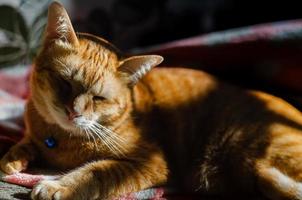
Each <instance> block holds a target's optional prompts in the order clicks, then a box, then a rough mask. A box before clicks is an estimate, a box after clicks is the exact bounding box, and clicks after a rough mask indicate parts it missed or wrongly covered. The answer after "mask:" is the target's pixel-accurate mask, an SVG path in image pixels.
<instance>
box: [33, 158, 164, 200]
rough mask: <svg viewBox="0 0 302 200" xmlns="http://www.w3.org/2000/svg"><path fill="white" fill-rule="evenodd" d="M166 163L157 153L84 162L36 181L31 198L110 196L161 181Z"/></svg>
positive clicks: (75, 199) (76, 199)
mask: <svg viewBox="0 0 302 200" xmlns="http://www.w3.org/2000/svg"><path fill="white" fill-rule="evenodd" d="M167 173H168V170H167V166H166V162H165V161H164V159H163V157H162V155H161V153H154V154H150V155H148V157H147V158H146V157H144V158H141V159H135V160H132V159H131V160H130V159H129V160H101V161H95V162H92V163H88V164H86V165H85V166H83V167H81V168H78V169H76V170H74V171H72V172H70V173H68V174H66V175H64V176H62V177H61V178H60V179H58V180H53V181H42V182H40V183H38V184H37V185H36V186H35V187H34V189H33V191H32V194H31V197H32V199H34V200H42V199H43V200H44V199H55V200H71V199H72V200H80V199H110V198H112V197H118V196H121V195H123V194H127V193H130V192H136V191H139V190H142V189H146V188H149V187H152V186H156V185H159V184H163V183H165V182H166V180H167Z"/></svg>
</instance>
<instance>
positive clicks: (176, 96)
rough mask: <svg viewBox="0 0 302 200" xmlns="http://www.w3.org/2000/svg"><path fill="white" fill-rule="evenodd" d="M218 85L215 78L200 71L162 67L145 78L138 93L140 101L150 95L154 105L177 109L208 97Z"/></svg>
mask: <svg viewBox="0 0 302 200" xmlns="http://www.w3.org/2000/svg"><path fill="white" fill-rule="evenodd" d="M217 84H218V81H217V80H216V79H215V78H214V77H213V76H211V75H209V74H207V73H206V72H203V71H200V70H193V69H187V68H165V67H161V68H155V69H153V70H152V71H151V72H150V73H149V74H147V76H145V77H144V78H143V80H142V81H141V82H140V83H139V84H138V85H137V87H136V91H137V92H136V93H137V94H138V93H140V94H141V95H139V96H140V98H139V99H145V98H146V94H147V93H148V96H149V98H150V99H152V101H153V102H152V103H153V104H156V105H157V106H159V107H165V108H175V107H179V106H181V105H185V104H189V103H191V102H193V101H195V100H196V99H200V98H203V97H206V96H207V95H208V94H209V93H211V91H213V90H215V88H216V87H217ZM138 91H140V92H138ZM143 91H145V93H144V92H143ZM143 93H144V94H143ZM143 96H144V98H143Z"/></svg>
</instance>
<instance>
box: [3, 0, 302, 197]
mask: <svg viewBox="0 0 302 200" xmlns="http://www.w3.org/2000/svg"><path fill="white" fill-rule="evenodd" d="M162 60H163V59H162V57H160V56H156V55H146V56H134V57H129V58H124V57H123V56H122V55H121V54H120V53H119V51H118V50H117V49H116V48H115V47H114V46H112V45H111V44H110V43H108V42H107V41H105V40H103V39H101V38H98V37H96V36H92V35H89V34H77V35H76V33H75V32H74V30H73V28H72V25H71V23H70V20H69V18H68V15H67V13H66V11H65V10H64V8H63V7H62V6H61V5H60V4H59V3H56V2H54V3H52V4H51V5H50V8H49V14H48V24H47V29H46V35H45V40H44V45H43V48H42V50H41V52H40V54H39V55H38V57H37V59H36V63H35V67H34V70H33V73H32V76H31V92H32V94H31V97H30V99H29V101H28V103H27V109H26V116H25V121H26V127H27V129H26V130H27V132H26V136H25V138H24V139H23V140H22V141H21V142H20V143H19V144H17V145H15V146H14V147H12V148H11V149H10V151H9V152H8V153H7V154H6V155H5V156H4V157H3V158H2V160H1V163H0V164H1V169H2V170H3V171H4V172H6V173H8V174H11V173H14V172H18V171H22V170H24V169H26V168H27V165H28V163H30V162H32V161H34V160H36V161H39V162H41V163H47V165H48V166H52V167H54V168H57V169H61V170H70V171H67V173H66V174H64V175H62V176H61V178H59V179H58V180H52V181H49V180H47V181H42V182H40V183H38V184H37V185H36V186H35V188H34V189H33V191H32V194H31V196H32V198H33V199H43V200H44V199H56V200H58V199H61V200H77V199H108V198H111V197H113V196H118V195H121V194H124V193H128V192H132V191H139V190H141V189H144V188H147V187H152V186H156V185H160V184H164V183H166V182H170V183H171V184H173V185H174V187H177V186H178V187H180V188H182V189H191V190H195V189H199V190H200V191H204V192H208V193H215V194H227V193H229V194H239V191H241V192H244V193H245V194H247V193H249V192H251V193H255V192H257V191H259V190H260V191H262V192H263V193H264V194H265V195H266V196H267V197H270V198H272V199H282V198H287V199H302V183H300V181H301V180H302V115H301V113H300V112H299V111H298V110H296V109H295V108H294V107H292V106H291V105H289V104H288V103H286V102H284V101H283V100H281V99H279V98H277V97H274V96H271V95H268V94H265V93H261V92H256V91H243V90H240V89H237V88H235V87H232V86H229V85H226V84H222V83H220V82H218V81H217V80H216V79H215V78H213V77H212V76H210V75H208V74H206V73H204V72H201V71H196V70H189V69H181V68H178V69H176V68H160V69H154V70H152V71H150V70H151V69H152V68H153V67H154V66H156V65H158V64H159V63H161V62H162ZM147 72H149V73H147ZM168 169H169V171H170V173H169V176H168Z"/></svg>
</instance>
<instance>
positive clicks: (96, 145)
mask: <svg viewBox="0 0 302 200" xmlns="http://www.w3.org/2000/svg"><path fill="white" fill-rule="evenodd" d="M89 130H90V129H89ZM87 133H88V135H89V136H91V137H92V139H93V142H94V146H95V147H96V148H97V149H98V144H97V142H96V139H95V137H94V135H93V134H91V132H90V131H87ZM89 138H90V137H89Z"/></svg>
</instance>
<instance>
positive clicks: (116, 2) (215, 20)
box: [72, 0, 302, 50]
mask: <svg viewBox="0 0 302 200" xmlns="http://www.w3.org/2000/svg"><path fill="white" fill-rule="evenodd" d="M72 4H73V6H74V17H73V22H74V24H75V29H76V30H78V31H81V32H89V33H93V34H96V35H100V36H103V37H104V38H106V39H108V40H110V41H112V42H113V43H114V44H116V45H117V46H118V47H119V48H121V49H122V50H127V49H131V48H134V47H142V46H148V45H154V44H159V43H163V42H167V41H171V40H176V39H180V38H187V37H190V36H195V35H200V34H203V33H208V32H213V31H219V30H225V29H230V28H235V27H242V26H247V25H254V24H259V23H265V22H274V21H282V20H289V19H297V18H302V7H301V0H300V1H299V0H287V1H284V0H275V1H273V0H107V1H106V0H99V1H97V0H95V1H87V0H86V1H83V0H75V1H73V2H72Z"/></svg>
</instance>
